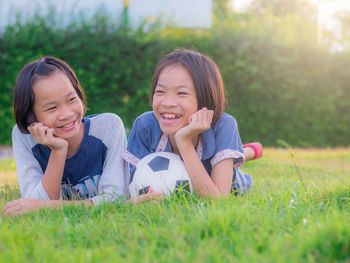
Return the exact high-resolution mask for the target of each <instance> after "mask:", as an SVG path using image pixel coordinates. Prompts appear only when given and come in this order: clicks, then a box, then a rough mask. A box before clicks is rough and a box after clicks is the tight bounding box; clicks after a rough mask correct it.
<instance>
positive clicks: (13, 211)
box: [2, 199, 23, 216]
mask: <svg viewBox="0 0 350 263" xmlns="http://www.w3.org/2000/svg"><path fill="white" fill-rule="evenodd" d="M22 213H23V212H22V205H21V202H20V199H19V200H14V201H11V202H8V203H7V204H6V205H5V207H4V209H3V210H2V214H3V215H5V216H16V215H21V214H22Z"/></svg>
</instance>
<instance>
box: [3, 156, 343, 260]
mask: <svg viewBox="0 0 350 263" xmlns="http://www.w3.org/2000/svg"><path fill="white" fill-rule="evenodd" d="M349 156H350V150H349V149H338V150H296V151H292V152H291V151H288V150H277V149H267V150H266V151H265V155H264V157H263V158H261V159H260V160H257V161H254V162H250V163H247V164H245V165H244V167H242V169H243V170H244V171H245V172H246V173H249V174H250V175H252V176H253V177H254V187H253V189H252V190H251V192H250V193H249V194H248V195H245V196H239V197H230V198H227V199H222V200H217V201H212V200H205V199H198V198H196V197H194V196H190V197H188V198H187V199H185V198H180V199H179V200H175V198H174V199H169V200H163V201H161V202H160V203H147V204H139V205H127V206H124V205H117V204H114V205H111V204H109V205H108V204H106V205H103V206H100V207H92V208H89V209H88V210H86V209H85V208H83V207H72V206H69V207H65V208H64V209H61V210H42V211H40V212H36V213H31V214H27V215H24V216H21V217H17V218H7V217H0V262H28V261H35V262H47V261H52V262H56V261H57V262H73V261H74V262H99V261H107V262H108V261H109V262H118V261H124V262H238V261H239V262H350V158H349ZM296 168H298V171H299V175H298V172H297V169H296ZM14 169H15V168H14V164H13V161H12V160H10V161H1V162H0V179H1V181H4V178H6V176H8V177H10V178H11V179H10V180H8V181H7V182H10V183H8V185H7V186H4V184H3V186H2V188H1V190H0V205H1V206H3V205H4V204H5V203H6V202H7V201H9V200H12V199H14V198H16V197H19V191H18V187H17V185H16V184H17V181H16V179H15V178H13V174H14V172H15V170H14ZM300 176H301V178H302V180H303V182H304V184H305V188H306V191H305V190H304V188H303V185H302V183H301V181H300Z"/></svg>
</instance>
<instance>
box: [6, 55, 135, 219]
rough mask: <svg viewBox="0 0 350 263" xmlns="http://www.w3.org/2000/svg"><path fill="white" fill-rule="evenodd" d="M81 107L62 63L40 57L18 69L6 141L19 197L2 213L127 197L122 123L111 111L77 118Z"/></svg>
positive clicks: (75, 85)
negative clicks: (9, 136) (10, 144)
mask: <svg viewBox="0 0 350 263" xmlns="http://www.w3.org/2000/svg"><path fill="white" fill-rule="evenodd" d="M85 109H86V107H85V96H84V92H83V89H82V87H81V86H80V84H79V81H78V79H77V77H76V75H75V73H74V72H73V70H72V69H71V68H70V67H69V66H68V65H67V64H66V63H65V62H63V61H61V60H59V59H56V58H52V57H45V58H42V59H41V60H37V61H33V62H31V63H29V64H28V65H26V66H25V67H24V68H23V69H22V70H21V72H20V73H19V75H18V77H17V81H16V85H15V91H14V115H15V119H16V125H15V127H14V128H13V131H12V141H13V152H14V158H15V161H16V168H17V175H18V182H19V186H20V191H21V196H22V198H21V199H18V200H14V201H11V202H9V203H7V204H6V205H5V208H4V210H3V213H4V214H6V215H20V214H23V213H25V212H27V211H32V210H36V209H38V208H41V207H61V206H62V205H63V204H66V203H75V204H84V205H86V206H89V205H98V204H100V203H101V202H103V201H114V200H116V199H123V198H124V199H125V198H126V197H127V195H128V182H129V167H128V164H127V162H125V161H124V160H123V158H122V153H123V152H124V151H125V149H126V136H125V131H124V126H123V123H122V121H121V119H120V118H119V117H118V116H116V115H115V114H111V113H104V114H99V115H95V116H90V117H83V115H84V113H85Z"/></svg>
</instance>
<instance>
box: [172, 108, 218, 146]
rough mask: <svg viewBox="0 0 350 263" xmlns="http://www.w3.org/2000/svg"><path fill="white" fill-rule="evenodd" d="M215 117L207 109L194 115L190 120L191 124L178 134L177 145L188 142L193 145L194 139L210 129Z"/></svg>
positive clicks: (176, 135)
mask: <svg viewBox="0 0 350 263" xmlns="http://www.w3.org/2000/svg"><path fill="white" fill-rule="evenodd" d="M213 115H214V111H213V110H208V109H207V108H206V107H204V108H202V109H200V110H199V111H197V112H195V113H194V114H192V115H191V117H190V118H189V120H188V122H189V124H188V125H187V126H185V127H183V128H181V129H180V130H178V131H177V132H176V134H175V140H176V143H177V144H178V145H179V143H180V144H181V143H183V142H186V141H188V142H191V143H192V140H193V139H194V138H196V137H197V136H198V135H199V134H201V133H202V132H204V131H206V130H208V129H209V128H210V125H211V122H212V121H213Z"/></svg>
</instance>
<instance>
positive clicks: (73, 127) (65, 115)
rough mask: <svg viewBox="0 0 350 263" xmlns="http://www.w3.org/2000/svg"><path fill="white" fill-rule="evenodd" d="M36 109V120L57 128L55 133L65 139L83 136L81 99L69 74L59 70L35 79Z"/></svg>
mask: <svg viewBox="0 0 350 263" xmlns="http://www.w3.org/2000/svg"><path fill="white" fill-rule="evenodd" d="M33 91H34V95H35V100H34V113H35V117H36V121H37V122H42V123H43V125H45V126H47V127H49V128H54V129H55V132H54V135H55V136H57V137H60V138H63V139H66V140H69V139H74V138H76V137H79V138H80V136H82V134H83V133H82V131H83V128H84V127H83V125H82V117H83V114H84V108H83V104H82V101H81V100H80V98H79V97H78V95H77V93H76V92H75V90H74V87H73V86H72V83H71V82H70V80H69V78H68V77H67V76H66V75H65V74H64V73H62V72H60V71H57V72H55V73H54V74H53V75H51V76H49V77H47V78H42V79H39V80H37V81H36V82H34V85H33Z"/></svg>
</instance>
